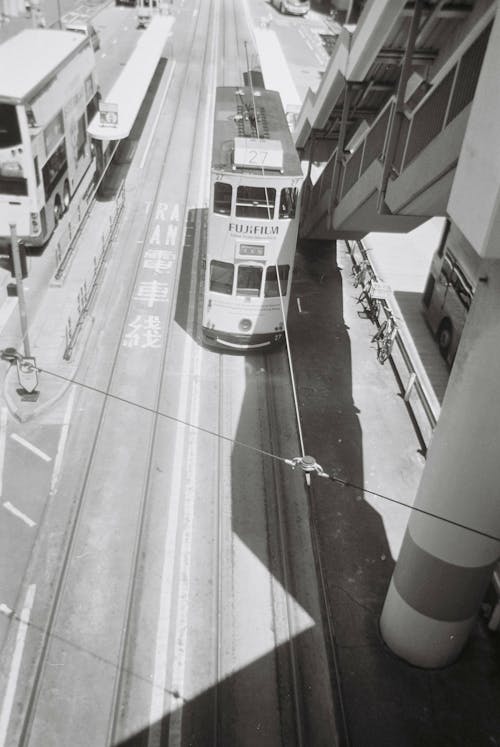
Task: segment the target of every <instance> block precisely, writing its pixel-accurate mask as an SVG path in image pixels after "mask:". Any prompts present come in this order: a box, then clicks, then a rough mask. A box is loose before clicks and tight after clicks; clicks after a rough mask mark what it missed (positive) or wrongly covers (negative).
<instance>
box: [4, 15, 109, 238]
mask: <svg viewBox="0 0 500 747" xmlns="http://www.w3.org/2000/svg"><path fill="white" fill-rule="evenodd" d="M0 71H3V72H1V73H0V242H1V243H9V240H10V228H9V225H10V224H12V223H13V224H15V225H16V229H17V235H18V237H19V239H21V240H22V241H23V243H24V244H25V245H27V246H35V247H36V246H43V245H44V244H45V243H46V242H47V241H48V239H49V238H50V236H51V234H52V232H53V230H54V228H55V226H56V225H57V223H58V221H59V220H60V219H61V217H62V215H63V213H64V212H65V211H66V210H67V209H68V207H69V204H70V201H71V198H72V195H73V194H74V192H75V191H76V189H77V188H78V185H79V183H80V182H81V180H82V178H83V176H84V175H85V173H86V172H87V170H88V169H89V167H90V166H91V164H92V163H93V162H94V159H93V152H92V148H91V142H90V138H89V135H88V133H87V125H88V123H89V121H90V120H91V119H92V117H93V116H94V114H95V113H96V111H97V108H98V94H97V85H96V79H95V59H94V52H93V49H92V46H91V44H90V42H89V39H88V38H86V37H83V36H82V35H81V34H79V33H77V32H70V31H60V30H52V29H26V30H25V31H21V32H20V33H19V34H17V35H16V36H13V37H12V38H10V39H8V40H7V41H5V42H4V43H3V44H2V45H0ZM6 71H8V74H7V72H6Z"/></svg>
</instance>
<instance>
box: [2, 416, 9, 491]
mask: <svg viewBox="0 0 500 747" xmlns="http://www.w3.org/2000/svg"><path fill="white" fill-rule="evenodd" d="M7 416H8V411H7V408H6V407H2V410H1V412H0V496H1V495H2V492H3V465H4V462H5V441H6V438H7Z"/></svg>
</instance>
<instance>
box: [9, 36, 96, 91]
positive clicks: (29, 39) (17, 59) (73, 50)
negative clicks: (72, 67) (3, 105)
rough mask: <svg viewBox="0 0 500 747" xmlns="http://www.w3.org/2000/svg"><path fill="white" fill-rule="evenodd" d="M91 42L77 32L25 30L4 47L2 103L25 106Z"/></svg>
mask: <svg viewBox="0 0 500 747" xmlns="http://www.w3.org/2000/svg"><path fill="white" fill-rule="evenodd" d="M88 44H90V42H89V41H88V39H86V38H84V37H82V35H81V34H79V33H77V32H75V31H61V30H60V29H24V31H20V32H19V33H18V34H16V35H15V36H12V37H11V38H10V39H7V40H6V41H4V42H3V43H2V44H0V101H4V102H9V103H21V102H22V101H25V100H29V99H31V98H32V97H33V96H34V95H35V94H36V92H37V90H39V89H40V88H43V86H44V85H45V84H46V82H47V80H49V79H50V78H51V77H52V76H53V75H54V74H55V73H56V72H57V71H58V70H59V69H60V68H62V67H63V66H64V65H65V64H66V63H67V62H68V60H69V59H70V58H71V57H73V56H74V55H75V54H77V53H78V52H79V51H80V49H81V48H82V47H85V46H87V45H88Z"/></svg>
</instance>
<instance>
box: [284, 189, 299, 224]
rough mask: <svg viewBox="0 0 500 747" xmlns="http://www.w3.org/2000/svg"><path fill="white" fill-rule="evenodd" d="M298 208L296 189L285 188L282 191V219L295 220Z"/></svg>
mask: <svg viewBox="0 0 500 747" xmlns="http://www.w3.org/2000/svg"><path fill="white" fill-rule="evenodd" d="M296 208H297V190H296V188H295V187H285V189H282V190H281V197H280V218H295V210H296Z"/></svg>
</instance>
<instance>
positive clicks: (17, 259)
mask: <svg viewBox="0 0 500 747" xmlns="http://www.w3.org/2000/svg"><path fill="white" fill-rule="evenodd" d="M9 228H10V237H11V244H12V260H13V262H14V274H15V278H16V286H17V297H18V299H19V317H20V319H21V334H22V336H23V345H24V355H25V356H26V357H27V358H30V357H31V353H30V343H29V337H28V316H27V314H26V300H25V298H24V286H23V272H22V268H21V256H20V254H19V244H18V243H17V231H16V224H15V223H9Z"/></svg>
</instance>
